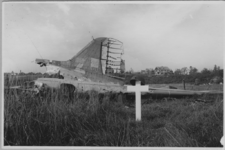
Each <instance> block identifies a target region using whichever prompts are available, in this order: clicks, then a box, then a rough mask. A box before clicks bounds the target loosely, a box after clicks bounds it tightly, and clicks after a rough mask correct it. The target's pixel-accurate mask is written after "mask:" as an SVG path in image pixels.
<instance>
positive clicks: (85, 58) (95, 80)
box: [23, 37, 223, 97]
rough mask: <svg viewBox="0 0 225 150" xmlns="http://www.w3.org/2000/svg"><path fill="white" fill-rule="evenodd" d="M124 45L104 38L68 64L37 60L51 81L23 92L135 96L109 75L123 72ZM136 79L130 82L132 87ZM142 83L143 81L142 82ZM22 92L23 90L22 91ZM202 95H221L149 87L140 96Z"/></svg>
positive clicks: (39, 81) (122, 81)
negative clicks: (61, 90)
mask: <svg viewBox="0 0 225 150" xmlns="http://www.w3.org/2000/svg"><path fill="white" fill-rule="evenodd" d="M123 53H124V51H123V43H122V42H121V41H119V40H116V39H113V38H107V37H100V38H96V39H93V40H92V41H91V42H90V43H89V44H88V45H86V46H85V47H84V48H83V49H81V50H80V51H79V52H78V53H77V54H76V55H75V56H74V57H72V58H71V59H69V60H67V61H57V60H52V61H50V60H47V59H36V63H37V64H39V65H40V66H41V67H43V66H45V67H46V70H47V71H46V73H48V74H51V75H54V78H38V79H37V80H35V81H34V82H33V84H32V86H27V87H29V88H31V89H29V88H26V90H35V91H37V92H39V91H41V90H42V89H44V88H43V87H49V88H68V89H70V92H74V91H78V92H82V91H83V92H85V91H89V90H95V91H98V92H99V93H106V92H114V93H123V94H125V95H134V93H129V92H127V86H126V85H125V78H123V77H119V76H114V75H113V74H110V72H112V70H117V71H119V72H120V73H121V72H124V71H125V61H124V60H123V59H122V55H123ZM136 80H139V78H138V77H133V78H132V79H131V80H130V83H131V84H132V85H134V84H135V81H136ZM141 83H142V84H144V82H143V81H142V82H141ZM23 89H24V88H23ZM203 94H223V92H221V91H191V90H181V89H170V88H154V87H150V86H149V92H143V93H142V96H143V95H144V96H151V97H154V96H156V97H183V96H194V95H203Z"/></svg>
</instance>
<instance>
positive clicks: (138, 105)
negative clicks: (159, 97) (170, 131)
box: [127, 80, 149, 121]
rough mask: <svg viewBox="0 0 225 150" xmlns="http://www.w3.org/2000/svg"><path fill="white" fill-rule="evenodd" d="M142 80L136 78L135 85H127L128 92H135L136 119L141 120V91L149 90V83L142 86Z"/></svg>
mask: <svg viewBox="0 0 225 150" xmlns="http://www.w3.org/2000/svg"><path fill="white" fill-rule="evenodd" d="M140 83H141V81H137V80H136V84H135V86H127V91H128V92H135V110H136V121H141V92H148V91H149V87H148V85H145V86H141V85H140Z"/></svg>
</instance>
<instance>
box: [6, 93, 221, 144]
mask: <svg viewBox="0 0 225 150" xmlns="http://www.w3.org/2000/svg"><path fill="white" fill-rule="evenodd" d="M211 99H212V100H213V102H211V103H202V102H195V101H194V99H193V98H183V99H177V100H169V99H164V100H149V103H147V104H144V105H142V121H141V122H136V121H135V108H133V107H126V106H125V105H124V103H123V102H124V99H123V101H119V100H118V98H117V96H115V95H113V94H105V95H104V97H102V96H101V97H100V96H99V93H97V92H96V91H90V92H86V93H74V94H73V96H72V97H68V96H67V95H65V94H64V93H62V91H60V90H53V89H49V91H47V92H46V93H45V94H42V95H41V94H40V95H33V94H29V93H26V92H21V91H16V90H15V89H11V90H9V89H5V90H4V145H5V146H7V145H11V146H131V147H133V146H149V147H164V146H166V147H221V146H222V145H221V144H220V139H221V137H222V136H223V97H221V96H219V95H215V96H213V97H211Z"/></svg>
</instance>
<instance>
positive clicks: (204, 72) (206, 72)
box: [201, 68, 211, 75]
mask: <svg viewBox="0 0 225 150" xmlns="http://www.w3.org/2000/svg"><path fill="white" fill-rule="evenodd" d="M201 74H203V75H209V74H211V71H210V70H208V69H207V68H204V69H203V70H202V71H201Z"/></svg>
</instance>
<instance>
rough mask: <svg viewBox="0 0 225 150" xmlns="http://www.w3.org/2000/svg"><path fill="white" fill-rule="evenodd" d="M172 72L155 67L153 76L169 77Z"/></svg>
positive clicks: (164, 68) (162, 67)
mask: <svg viewBox="0 0 225 150" xmlns="http://www.w3.org/2000/svg"><path fill="white" fill-rule="evenodd" d="M172 72H173V71H172V70H171V69H169V68H168V67H164V66H161V67H156V68H155V70H154V74H155V75H169V74H171V73H172Z"/></svg>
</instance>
